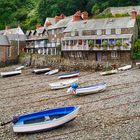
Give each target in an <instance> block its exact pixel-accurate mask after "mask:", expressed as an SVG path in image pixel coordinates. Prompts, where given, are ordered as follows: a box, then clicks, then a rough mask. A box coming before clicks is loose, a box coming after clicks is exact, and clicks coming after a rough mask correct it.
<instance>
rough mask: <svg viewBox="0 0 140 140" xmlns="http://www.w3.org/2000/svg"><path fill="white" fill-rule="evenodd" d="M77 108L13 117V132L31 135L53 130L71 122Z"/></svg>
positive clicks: (71, 107)
mask: <svg viewBox="0 0 140 140" xmlns="http://www.w3.org/2000/svg"><path fill="white" fill-rule="evenodd" d="M79 108H80V107H79V106H69V107H62V108H55V109H49V110H44V111H40V112H35V113H32V114H25V115H22V116H17V117H13V121H12V122H13V131H14V132H16V133H33V132H40V131H45V130H51V129H54V128H56V127H58V126H61V125H63V124H66V123H68V122H70V121H73V120H74V119H75V118H76V116H77V114H78V111H79Z"/></svg>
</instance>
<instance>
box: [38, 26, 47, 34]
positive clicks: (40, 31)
mask: <svg viewBox="0 0 140 140" xmlns="http://www.w3.org/2000/svg"><path fill="white" fill-rule="evenodd" d="M44 30H46V29H45V27H41V28H39V29H36V31H37V33H38V34H42V33H43V32H44Z"/></svg>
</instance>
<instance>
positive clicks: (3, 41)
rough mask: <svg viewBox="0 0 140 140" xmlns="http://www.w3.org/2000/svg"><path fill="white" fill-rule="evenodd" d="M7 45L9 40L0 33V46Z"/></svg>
mask: <svg viewBox="0 0 140 140" xmlns="http://www.w3.org/2000/svg"><path fill="white" fill-rule="evenodd" d="M1 45H2V46H7V45H8V46H9V45H10V43H9V41H8V38H7V36H5V35H0V46H1Z"/></svg>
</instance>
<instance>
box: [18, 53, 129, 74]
mask: <svg viewBox="0 0 140 140" xmlns="http://www.w3.org/2000/svg"><path fill="white" fill-rule="evenodd" d="M108 55H109V54H108ZM107 57H110V56H107ZM120 57H121V60H125V59H126V57H128V58H129V57H130V54H129V53H128V54H127V53H126V55H124V54H123V55H122V54H120ZM20 63H21V64H27V65H29V66H30V67H36V68H44V67H49V68H51V69H56V68H58V69H60V70H61V71H79V70H80V71H92V72H93V71H99V70H104V69H112V68H114V67H115V68H117V67H119V66H122V65H126V64H131V61H127V62H126V61H122V62H121V61H117V59H114V60H111V61H98V62H97V61H95V60H94V59H64V58H61V57H60V56H47V55H39V54H24V55H23V54H22V55H21V56H20Z"/></svg>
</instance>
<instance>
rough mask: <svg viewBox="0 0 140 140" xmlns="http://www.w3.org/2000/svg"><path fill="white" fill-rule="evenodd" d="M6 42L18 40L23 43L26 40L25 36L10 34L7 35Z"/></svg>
mask: <svg viewBox="0 0 140 140" xmlns="http://www.w3.org/2000/svg"><path fill="white" fill-rule="evenodd" d="M7 38H8V40H10V41H13V40H19V41H25V40H26V38H27V37H26V35H23V34H11V35H7Z"/></svg>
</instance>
